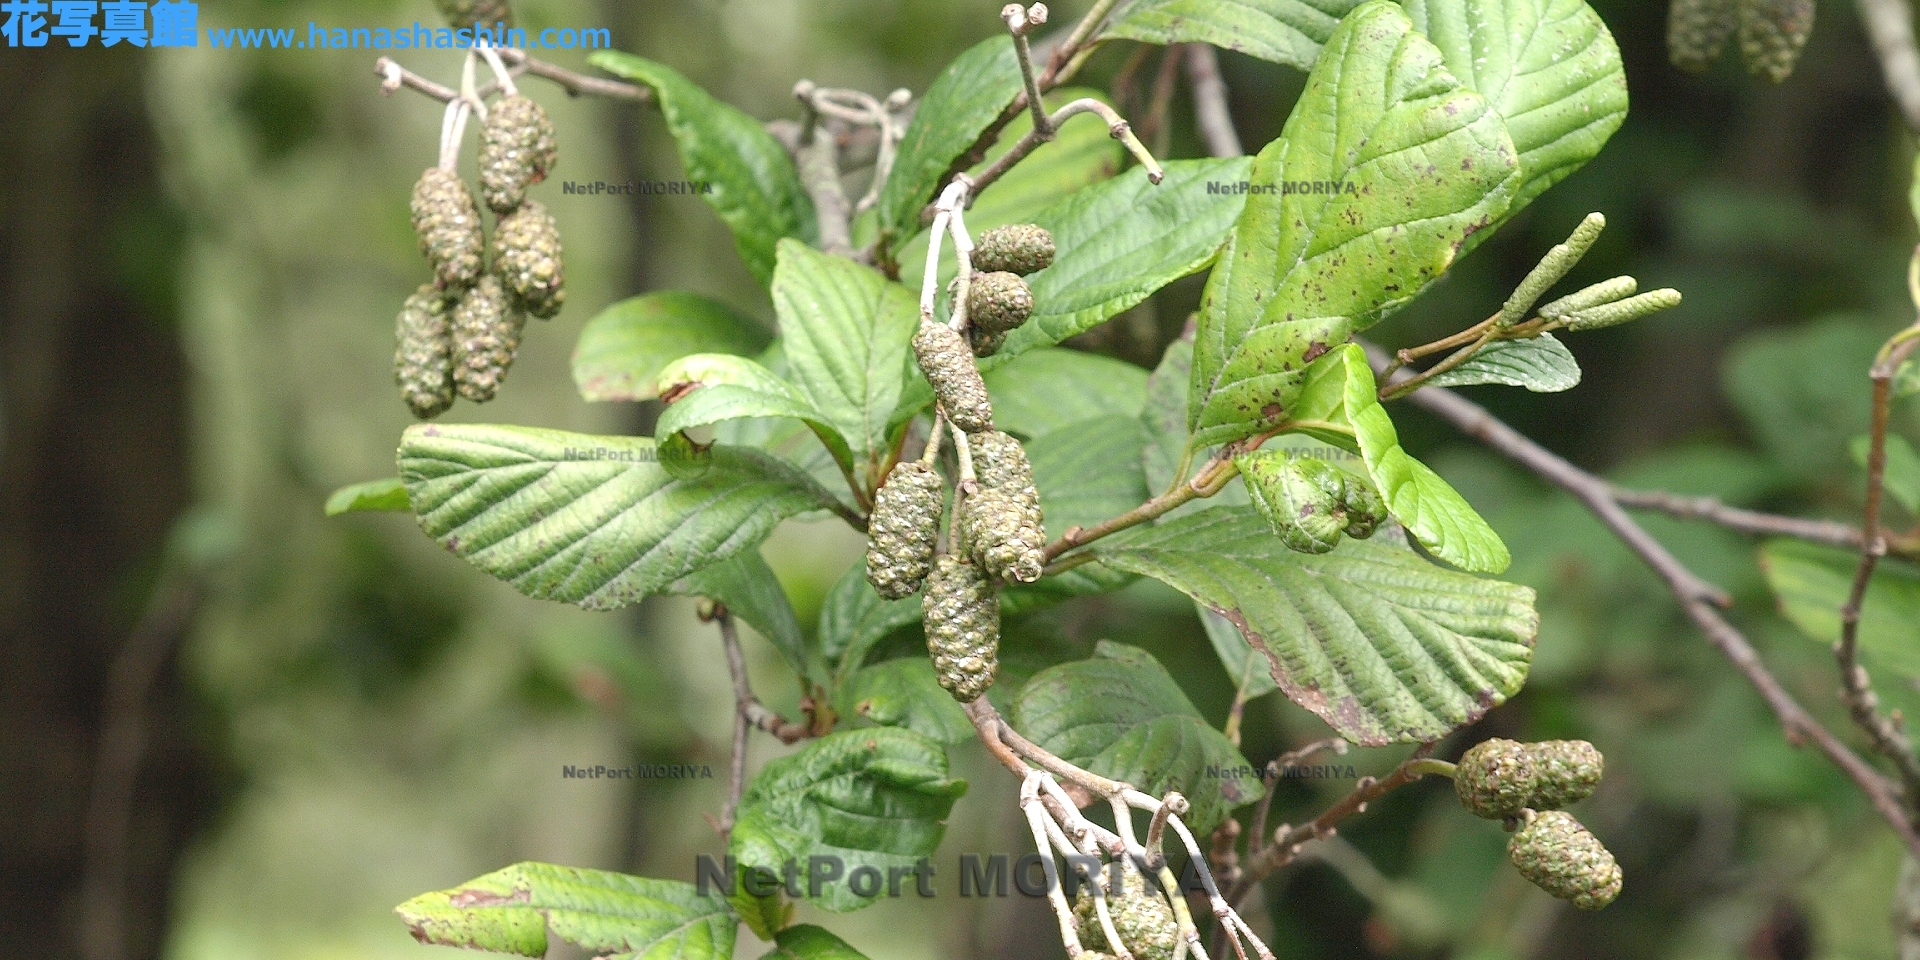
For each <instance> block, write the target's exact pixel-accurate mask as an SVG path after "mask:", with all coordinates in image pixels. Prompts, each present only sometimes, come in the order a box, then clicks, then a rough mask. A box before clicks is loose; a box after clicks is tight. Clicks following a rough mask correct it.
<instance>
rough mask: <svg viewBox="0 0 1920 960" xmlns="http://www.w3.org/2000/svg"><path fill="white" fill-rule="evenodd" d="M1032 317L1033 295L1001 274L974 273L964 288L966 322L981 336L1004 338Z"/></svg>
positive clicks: (1015, 277)
mask: <svg viewBox="0 0 1920 960" xmlns="http://www.w3.org/2000/svg"><path fill="white" fill-rule="evenodd" d="M1030 316H1033V291H1032V290H1030V289H1028V288H1027V282H1026V281H1025V280H1022V279H1020V277H1019V276H1018V275H1016V274H1012V273H1008V272H1007V271H1005V270H998V271H994V272H991V273H976V274H974V275H973V279H972V281H971V282H970V283H968V285H967V322H968V323H969V324H971V325H972V327H973V328H974V329H978V330H979V331H981V334H982V335H983V336H993V335H996V334H999V335H1005V334H1007V333H1009V332H1011V331H1013V330H1015V329H1018V328H1019V326H1020V325H1021V324H1023V323H1026V322H1027V318H1028V317H1030Z"/></svg>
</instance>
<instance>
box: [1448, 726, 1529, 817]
mask: <svg viewBox="0 0 1920 960" xmlns="http://www.w3.org/2000/svg"><path fill="white" fill-rule="evenodd" d="M1533 786H1534V780H1533V754H1532V752H1531V751H1530V750H1528V749H1527V745H1526V744H1524V743H1517V742H1515V741H1512V740H1502V739H1500V738H1497V737H1496V738H1494V739H1491V740H1482V741H1480V742H1479V743H1476V744H1474V745H1473V746H1472V747H1471V748H1469V749H1468V750H1467V752H1466V753H1465V754H1462V755H1461V757H1460V762H1459V763H1458V764H1457V765H1455V768H1454V773H1453V790H1454V793H1455V795H1457V796H1458V797H1459V798H1460V805H1461V806H1463V807H1465V808H1466V809H1467V812H1468V813H1471V814H1473V815H1474V816H1476V817H1484V818H1486V819H1488V820H1504V819H1506V818H1507V817H1511V816H1517V815H1518V814H1519V813H1520V811H1522V810H1524V809H1526V807H1527V804H1528V803H1529V802H1530V801H1531V800H1532V799H1533Z"/></svg>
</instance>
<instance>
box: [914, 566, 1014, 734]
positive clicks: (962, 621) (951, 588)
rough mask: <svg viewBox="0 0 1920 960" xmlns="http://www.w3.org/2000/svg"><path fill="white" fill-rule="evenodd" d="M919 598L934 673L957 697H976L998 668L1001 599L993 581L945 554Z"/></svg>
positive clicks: (967, 700) (963, 700)
mask: <svg viewBox="0 0 1920 960" xmlns="http://www.w3.org/2000/svg"><path fill="white" fill-rule="evenodd" d="M920 600H921V611H922V613H924V615H925V619H926V628H927V653H929V654H930V655H932V657H933V673H934V676H936V677H938V678H939V680H940V686H942V687H945V688H946V690H947V692H948V693H951V694H953V698H954V699H955V700H958V701H960V702H961V703H971V702H973V701H975V700H978V699H979V698H980V695H981V694H983V693H986V692H987V688H988V687H991V686H993V678H994V675H995V674H996V673H998V672H999V671H1000V598H999V595H998V592H997V591H996V590H994V587H993V582H992V581H991V580H989V579H987V575H986V572H985V571H983V570H981V569H980V568H979V567H978V566H976V565H975V564H974V563H973V562H972V561H971V560H969V559H966V558H964V557H957V556H955V555H953V554H950V553H949V554H943V555H941V556H940V557H937V558H935V560H934V561H933V573H932V574H930V575H929V576H928V577H927V586H926V592H925V593H924V594H922V595H921V598H920Z"/></svg>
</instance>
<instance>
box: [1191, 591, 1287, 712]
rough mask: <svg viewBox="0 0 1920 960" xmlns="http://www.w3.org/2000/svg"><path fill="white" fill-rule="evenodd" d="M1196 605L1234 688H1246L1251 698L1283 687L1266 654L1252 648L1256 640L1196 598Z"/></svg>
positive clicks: (1208, 638)
mask: <svg viewBox="0 0 1920 960" xmlns="http://www.w3.org/2000/svg"><path fill="white" fill-rule="evenodd" d="M1193 606H1194V609H1195V610H1196V611H1198V612H1199V614H1200V626H1201V628H1202V629H1204V630H1205V631H1206V632H1207V642H1208V643H1211V644H1213V652H1214V653H1216V654H1218V655H1219V657H1220V666H1222V667H1224V668H1226V671H1227V679H1228V680H1230V681H1232V682H1233V688H1234V689H1235V690H1239V691H1244V692H1245V696H1246V699H1248V700H1252V699H1253V698H1254V697H1258V696H1264V695H1266V694H1269V693H1272V692H1273V691H1275V690H1278V689H1280V685H1279V684H1277V683H1274V682H1273V673H1272V672H1271V671H1270V670H1269V669H1268V667H1267V658H1266V657H1265V656H1262V655H1261V654H1260V653H1259V652H1258V651H1255V650H1254V649H1253V644H1251V643H1248V642H1247V638H1246V637H1244V636H1242V635H1241V633H1240V628H1239V627H1236V626H1234V625H1233V621H1231V620H1228V619H1227V618H1226V617H1223V616H1221V615H1220V614H1217V613H1215V612H1213V611H1212V610H1211V609H1208V607H1207V606H1206V605H1205V604H1203V603H1200V602H1199V601H1197V600H1196V601H1194V604H1193Z"/></svg>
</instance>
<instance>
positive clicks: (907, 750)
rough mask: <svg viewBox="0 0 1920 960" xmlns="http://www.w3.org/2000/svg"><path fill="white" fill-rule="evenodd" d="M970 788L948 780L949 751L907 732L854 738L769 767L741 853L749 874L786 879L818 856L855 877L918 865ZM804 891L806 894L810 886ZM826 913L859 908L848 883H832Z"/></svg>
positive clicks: (754, 794)
mask: <svg viewBox="0 0 1920 960" xmlns="http://www.w3.org/2000/svg"><path fill="white" fill-rule="evenodd" d="M966 789H967V784H966V781H963V780H953V779H950V778H948V776H947V753H946V750H945V749H944V748H943V747H941V746H940V745H939V744H937V743H935V742H933V741H932V740H929V739H927V738H926V737H923V736H921V735H920V734H917V733H914V732H913V731H911V730H903V729H900V728H898V727H874V728H872V729H867V730H845V731H842V732H839V733H833V734H828V735H827V736H825V737H821V738H820V739H818V740H815V741H813V742H811V743H809V744H807V746H806V747H805V748H804V749H802V750H801V751H800V752H799V753H796V754H793V755H791V756H786V757H781V758H779V759H776V760H772V761H770V762H768V763H767V765H766V767H765V768H763V769H762V770H761V771H760V773H759V775H758V776H756V777H754V778H753V782H752V783H751V784H749V785H748V786H747V791H746V795H745V796H744V797H742V798H741V801H740V815H739V821H738V822H737V823H735V824H734V828H733V841H732V852H733V854H734V856H736V857H738V858H739V861H740V864H741V865H742V866H743V867H747V866H752V867H763V868H768V869H772V870H775V871H778V870H779V869H780V867H781V865H782V864H784V863H787V862H789V861H792V862H794V863H797V864H799V865H800V866H801V867H802V869H804V868H805V867H806V866H807V858H808V857H838V858H839V860H840V863H841V864H843V865H844V866H845V867H846V870H847V872H848V873H852V872H853V871H854V870H856V869H858V868H860V867H874V868H876V869H878V870H879V871H880V872H881V874H882V875H883V876H884V875H885V873H886V870H887V868H888V867H910V866H912V865H913V864H914V861H915V860H917V859H919V858H921V857H925V856H928V855H930V854H932V853H933V851H934V848H936V847H938V846H939V845H940V837H941V835H942V834H944V833H945V832H946V824H945V822H944V821H945V818H946V816H947V814H948V813H949V812H950V811H951V810H952V809H953V801H954V800H955V799H957V798H958V797H959V796H960V795H961V794H962V793H965V792H966ZM803 889H804V888H803ZM808 899H809V900H811V901H813V903H814V904H815V905H816V906H819V907H822V908H824V909H827V910H831V911H834V912H836V913H843V912H846V911H848V910H857V909H859V908H861V907H864V906H867V905H868V904H871V903H873V901H874V900H875V899H877V897H873V896H867V897H863V896H859V895H858V894H855V893H854V892H853V891H852V890H851V889H849V888H848V886H847V884H846V883H845V882H844V881H839V882H835V883H831V884H826V885H824V886H823V887H822V888H821V890H820V891H819V896H809V897H808Z"/></svg>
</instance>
